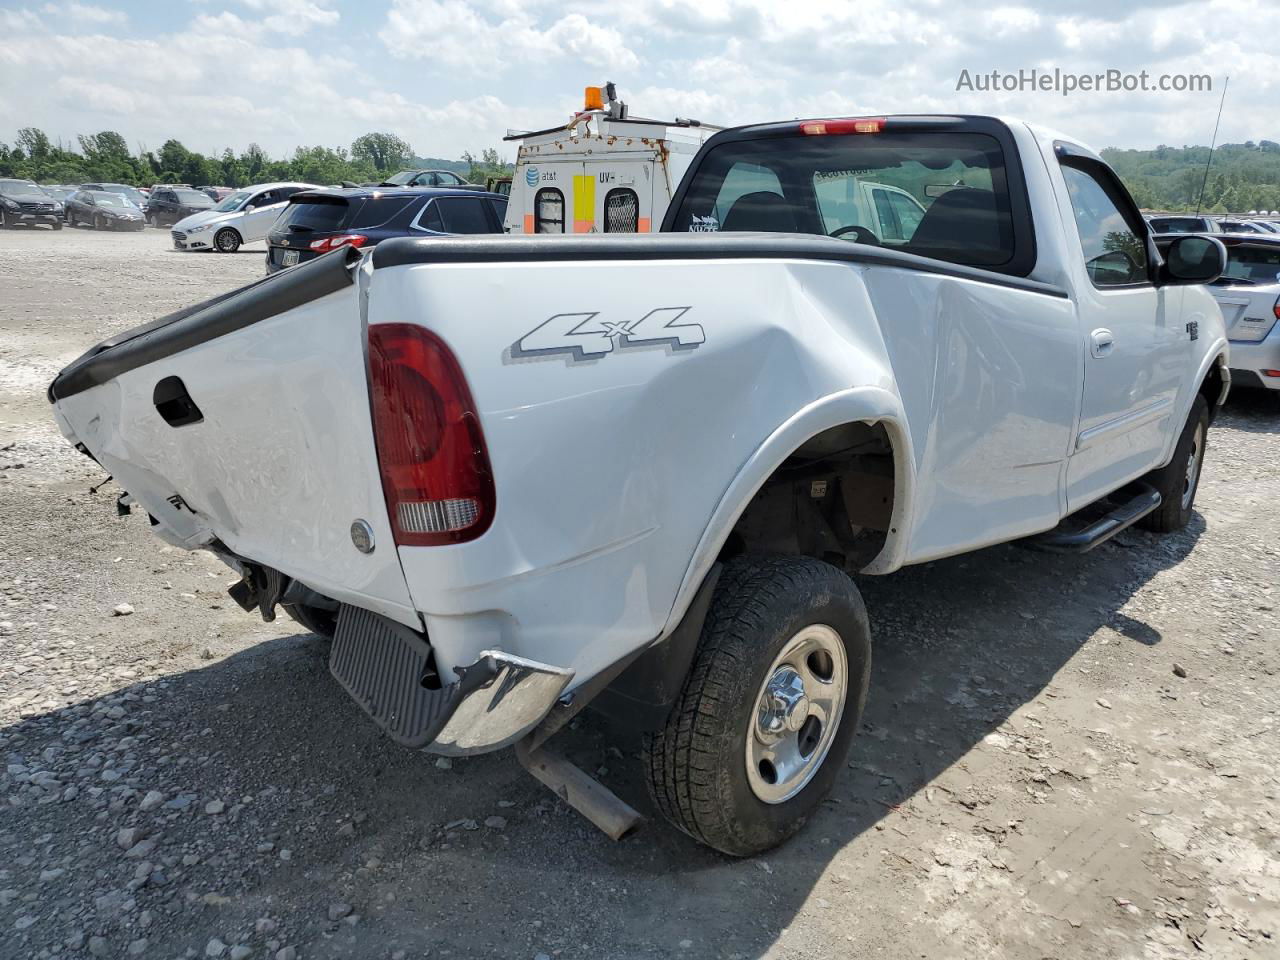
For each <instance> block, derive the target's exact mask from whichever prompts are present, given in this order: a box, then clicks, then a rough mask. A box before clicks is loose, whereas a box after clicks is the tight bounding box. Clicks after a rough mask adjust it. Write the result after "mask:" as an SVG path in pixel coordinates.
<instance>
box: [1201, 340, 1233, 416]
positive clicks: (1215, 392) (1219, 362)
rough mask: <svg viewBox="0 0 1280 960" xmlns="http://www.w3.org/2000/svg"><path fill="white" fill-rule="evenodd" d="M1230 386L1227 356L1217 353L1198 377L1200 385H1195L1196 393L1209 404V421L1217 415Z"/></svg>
mask: <svg viewBox="0 0 1280 960" xmlns="http://www.w3.org/2000/svg"><path fill="white" fill-rule="evenodd" d="M1230 387H1231V370H1230V368H1229V367H1228V366H1227V357H1226V354H1225V353H1219V354H1217V355H1216V356H1215V357H1214V359H1213V362H1212V363H1211V364H1210V365H1209V369H1208V370H1207V371H1206V372H1205V373H1204V375H1203V376H1202V377H1201V379H1200V386H1199V387H1197V393H1199V394H1200V396H1202V397H1204V399H1205V403H1207V404H1208V405H1209V422H1210V423H1213V421H1214V419H1215V417H1217V414H1218V410H1219V409H1220V408H1221V406H1222V403H1223V402H1224V401H1225V400H1226V399H1227V392H1228V390H1229V389H1230Z"/></svg>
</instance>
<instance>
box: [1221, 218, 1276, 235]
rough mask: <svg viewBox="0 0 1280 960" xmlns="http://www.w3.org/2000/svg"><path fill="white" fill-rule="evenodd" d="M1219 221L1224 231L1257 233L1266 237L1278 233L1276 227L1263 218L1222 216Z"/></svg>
mask: <svg viewBox="0 0 1280 960" xmlns="http://www.w3.org/2000/svg"><path fill="white" fill-rule="evenodd" d="M1217 222H1218V227H1219V228H1220V229H1221V230H1222V232H1223V233H1245V234H1255V233H1256V234H1261V235H1262V236H1264V237H1271V236H1275V235H1276V233H1277V231H1276V228H1275V227H1273V226H1272V225H1271V224H1269V223H1267V222H1265V221H1263V220H1233V219H1229V218H1227V217H1220V218H1219V219H1218V221H1217Z"/></svg>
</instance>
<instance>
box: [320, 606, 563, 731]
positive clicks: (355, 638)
mask: <svg viewBox="0 0 1280 960" xmlns="http://www.w3.org/2000/svg"><path fill="white" fill-rule="evenodd" d="M329 670H330V672H331V673H332V674H333V676H334V678H335V679H336V680H337V681H338V683H340V684H341V685H342V687H343V689H344V690H346V691H347V693H349V694H350V695H351V697H352V699H354V700H355V701H356V703H358V704H359V705H360V707H361V708H362V709H363V710H364V711H365V713H367V714H368V715H369V717H370V719H372V720H373V722H374V723H376V724H377V725H378V726H379V727H381V728H382V730H383V731H384V732H385V733H386V734H387V735H388V736H390V737H391V738H392V739H393V740H395V741H396V742H397V743H400V744H403V745H404V746H407V747H414V748H422V749H426V750H428V751H430V752H432V753H439V754H447V755H452V756H462V755H466V754H473V753H487V752H489V751H491V750H499V749H501V748H503V747H507V746H510V745H511V744H513V743H515V742H516V741H517V740H519V739H520V738H521V737H523V736H524V735H525V734H527V733H528V732H529V731H531V730H532V729H533V728H534V727H535V726H537V724H538V723H539V722H540V721H541V720H542V719H543V717H545V716H546V715H547V714H548V713H549V712H550V711H551V708H552V707H554V706H555V705H556V701H557V700H559V698H560V696H561V694H562V693H563V692H564V689H565V687H566V686H567V685H568V683H569V681H570V680H571V679H572V678H573V671H571V670H565V669H562V668H560V667H555V666H551V665H548V664H545V663H537V662H535V661H533V660H526V659H525V658H523V657H517V656H513V655H511V654H508V653H504V652H502V651H501V650H486V651H484V652H483V653H481V654H480V656H479V657H478V658H477V659H476V661H475V662H474V663H471V664H469V665H467V666H465V667H459V668H457V669H456V673H457V679H456V680H454V681H453V682H452V683H443V682H442V681H443V679H444V678H441V677H439V676H437V674H436V672H435V661H434V658H433V655H432V649H431V644H430V642H429V640H428V639H427V638H426V637H424V636H423V635H422V634H420V633H418V632H416V631H414V630H410V629H409V628H408V627H406V626H404V625H403V624H400V623H396V622H395V621H393V620H388V619H387V618H385V617H381V616H378V615H377V614H375V613H371V612H369V611H368V610H363V609H360V608H358V607H353V606H349V605H345V604H344V605H343V606H342V607H341V609H340V611H339V614H338V630H337V634H336V635H335V637H334V640H333V650H332V652H331V653H330V657H329Z"/></svg>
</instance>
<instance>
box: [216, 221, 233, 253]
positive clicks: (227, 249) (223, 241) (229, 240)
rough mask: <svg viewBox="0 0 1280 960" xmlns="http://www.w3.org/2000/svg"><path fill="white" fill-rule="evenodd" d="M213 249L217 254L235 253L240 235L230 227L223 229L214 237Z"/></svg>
mask: <svg viewBox="0 0 1280 960" xmlns="http://www.w3.org/2000/svg"><path fill="white" fill-rule="evenodd" d="M213 249H215V250H217V251H218V252H219V253H235V252H236V251H237V250H239V249H240V234H238V233H236V231H234V230H232V229H231V228H230V227H224V228H223V229H221V230H219V231H218V232H217V234H216V235H215V236H214V238H213Z"/></svg>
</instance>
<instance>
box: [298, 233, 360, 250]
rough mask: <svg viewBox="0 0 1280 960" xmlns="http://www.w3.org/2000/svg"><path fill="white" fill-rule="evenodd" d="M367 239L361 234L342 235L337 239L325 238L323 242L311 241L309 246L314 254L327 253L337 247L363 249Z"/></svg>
mask: <svg viewBox="0 0 1280 960" xmlns="http://www.w3.org/2000/svg"><path fill="white" fill-rule="evenodd" d="M368 242H369V238H368V237H366V236H365V235H364V234H363V233H344V234H342V235H341V236H337V237H325V238H324V239H323V240H312V241H311V243H310V244H309V246H310V247H311V249H312V250H314V251H316V253H328V252H329V251H330V250H337V249H338V248H339V247H363V246H364V245H365V244H366V243H368Z"/></svg>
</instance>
